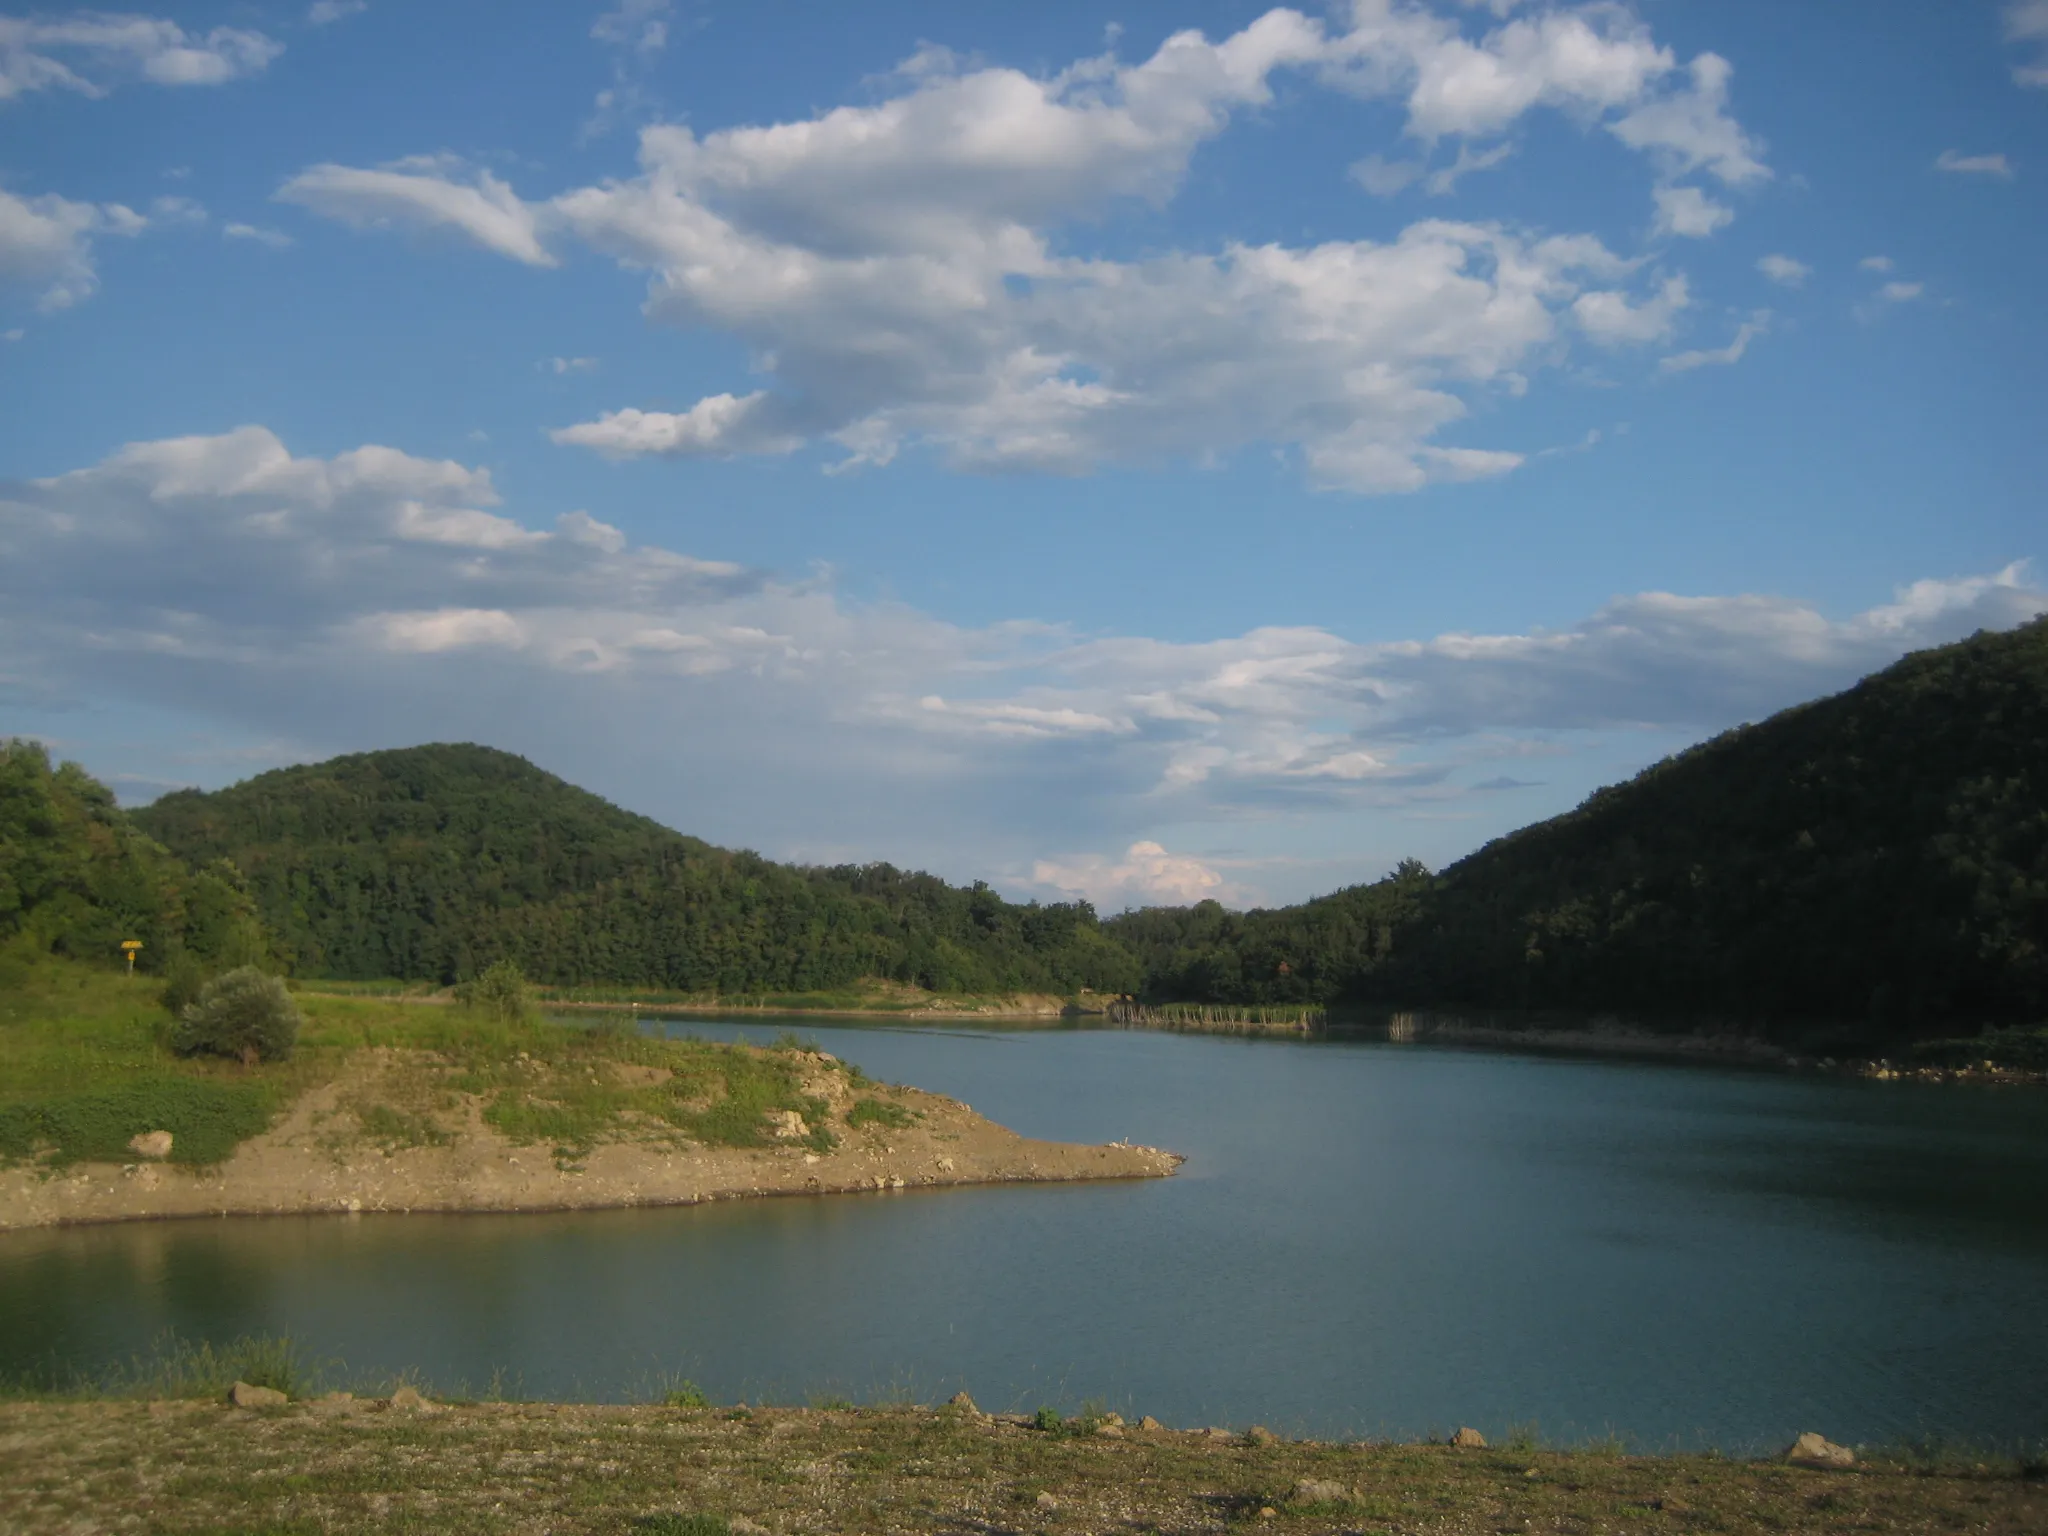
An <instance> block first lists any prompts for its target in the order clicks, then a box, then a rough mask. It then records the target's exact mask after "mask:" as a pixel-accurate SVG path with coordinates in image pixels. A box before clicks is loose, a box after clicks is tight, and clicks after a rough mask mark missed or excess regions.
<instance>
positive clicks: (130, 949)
mask: <svg viewBox="0 0 2048 1536" xmlns="http://www.w3.org/2000/svg"><path fill="white" fill-rule="evenodd" d="M121 948H122V949H124V950H126V951H127V954H128V974H129V975H130V976H133V975H134V974H135V955H136V952H137V951H138V950H140V949H141V948H142V940H140V939H123V940H122V941H121Z"/></svg>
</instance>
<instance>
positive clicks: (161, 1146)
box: [128, 1131, 171, 1158]
mask: <svg viewBox="0 0 2048 1536" xmlns="http://www.w3.org/2000/svg"><path fill="white" fill-rule="evenodd" d="M128 1150H129V1151H130V1152H133V1153H135V1154H136V1155H137V1156H139V1157H158V1158H162V1157H169V1156H170V1155H171V1133H170V1132H169V1131H139V1132H137V1133H136V1134H135V1135H133V1136H130V1137H129V1138H128Z"/></svg>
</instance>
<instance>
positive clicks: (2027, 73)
mask: <svg viewBox="0 0 2048 1536" xmlns="http://www.w3.org/2000/svg"><path fill="white" fill-rule="evenodd" d="M2005 36H2006V40H2007V41H2008V42H2013V43H2018V44H2021V45H2022V46H2025V45H2031V46H2032V48H2033V50H2034V57H2033V58H2032V59H2031V60H2030V61H2029V62H2027V63H2024V64H2015V65H2014V66H2013V70H2012V77H2013V79H2015V80H2017V81H2018V82H2019V83H2020V84H2021V85H2033V86H2048V0H2007V4H2006V7H2005Z"/></svg>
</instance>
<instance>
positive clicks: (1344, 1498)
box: [1287, 1477, 1351, 1504]
mask: <svg viewBox="0 0 2048 1536" xmlns="http://www.w3.org/2000/svg"><path fill="white" fill-rule="evenodd" d="M1287 1502H1288V1503H1290V1504H1349V1503H1350V1502H1351V1490H1350V1489H1349V1488H1347V1487H1345V1486H1344V1484H1342V1483H1340V1482H1338V1481H1336V1480H1335V1479H1334V1478H1328V1477H1304V1478H1303V1479H1302V1480H1301V1481H1300V1482H1298V1483H1296V1484H1295V1485H1294V1488H1293V1491H1292V1492H1290V1493H1289V1494H1288V1495H1287Z"/></svg>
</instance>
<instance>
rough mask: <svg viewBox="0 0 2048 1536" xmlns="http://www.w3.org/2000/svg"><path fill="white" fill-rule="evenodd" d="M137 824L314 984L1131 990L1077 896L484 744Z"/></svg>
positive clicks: (177, 801)
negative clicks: (793, 859) (750, 822)
mask: <svg viewBox="0 0 2048 1536" xmlns="http://www.w3.org/2000/svg"><path fill="white" fill-rule="evenodd" d="M134 815H135V819H136V821H137V823H138V824H139V825H141V826H142V827H143V828H145V829H146V830H148V831H149V832H150V833H152V834H153V835H155V836H156V837H159V838H161V839H162V840H163V841H164V842H165V843H166V844H168V845H169V846H171V847H172V848H175V849H177V850H178V851H179V852H181V853H182V854H184V855H185V856H186V857H187V858H188V859H190V860H193V861H195V862H205V861H210V860H215V859H226V860H230V861H232V863H233V864H234V866H235V867H236V868H238V869H239V870H240V871H241V872H242V874H243V876H244V878H245V879H246V880H247V882H248V886H249V889H250V891H251V892H252V893H253V895H254V896H255V899H256V902H257V904H258V907H259V908H260V910H261V912H262V914H263V917H264V920H265V921H266V922H267V923H268V925H269V926H270V928H271V930H272V931H273V932H274V934H275V935H276V937H277V942H278V943H279V944H280V946H281V947H282V948H283V950H284V952H285V953H286V954H287V956H288V957H289V958H290V959H291V961H292V963H293V964H294V965H295V967H296V968H297V969H298V970H299V971H300V972H301V973H302V974H305V975H310V976H330V977H340V978H371V977H400V978H408V979H430V980H442V981H454V980H458V979H462V978H465V977H468V976H470V975H473V974H475V973H476V972H477V971H478V970H480V969H482V968H483V967H484V966H486V965H488V964H489V963H490V962H491V961H493V960H495V959H499V958H510V959H512V960H515V961H517V962H518V964H519V965H520V966H521V967H522V968H523V969H524V970H525V971H526V973H527V974H528V975H529V976H533V977H535V978H538V979H540V980H543V981H548V982H553V983H557V984H561V985H577V984H606V985H618V986H639V987H657V988H666V989H672V990H676V991H685V992H719V993H725V994H729V995H730V994H743V993H757V992H803V991H814V990H820V989H828V988H838V987H844V986H846V985H848V984H850V983H853V982H856V981H859V980H861V979H863V978H866V977H881V978H884V979H888V980H894V981H901V982H908V983H912V984H915V985H917V986H921V987H926V988H929V989H932V990H935V991H953V992H989V991H1046V992H1059V993H1072V992H1076V991H1079V990H1082V989H1084V988H1088V989H1095V990H1113V991H1128V990H1133V989H1135V988H1136V987H1137V986H1138V985H1139V981H1140V977H1139V973H1138V969H1137V965H1136V963H1135V961H1134V960H1133V958H1132V957H1131V955H1130V953H1129V952H1128V951H1127V950H1125V949H1124V948H1123V947H1122V946H1120V945H1117V944H1115V943H1112V942H1110V941H1108V940H1106V939H1105V938H1104V937H1103V934H1102V930H1101V927H1100V925H1099V924H1098V923H1097V921H1096V917H1095V913H1094V910H1093V909H1092V908H1090V907H1089V906H1087V905H1086V904H1085V903H1054V904H1051V905H1044V904H1039V903H1027V904H1018V903H1014V902H1008V901H1005V900H1003V899H1002V898H1001V897H999V896H998V895H996V893H995V892H993V891H992V890H990V889H989V888H988V887H987V886H985V885H976V886H974V887H972V888H968V889H963V888H960V887H957V886H952V885H948V884H947V883H946V882H944V881H942V880H939V879H937V878H935V877H933V876H931V875H923V874H912V873H907V872H905V871H902V870H898V869H895V868H893V867H892V866H890V865H887V864H870V865H858V866H845V867H841V868H833V869H805V868H796V867H792V866H789V865H784V864H776V863H773V862H771V861H769V860H767V859H764V858H761V857H759V856H758V855H756V854H752V853H746V852H734V851H730V850H727V849H722V848H714V847H712V846H711V845H710V844H708V843H704V842H700V841H699V840H697V839H696V838H692V837H685V836H682V835H681V834H679V833H676V832H672V831H670V830H669V829H668V828H666V827H663V826H661V825H660V824H658V823H656V822H653V821H649V820H648V819H647V818H646V817H644V816H635V815H633V814H631V813H630V812H627V811H623V810H620V809H619V808H618V807H617V806H614V805H612V804H610V803H609V802H607V801H604V800H602V799H599V798H598V797H597V796H596V795H593V794H590V793H588V792H587V791H584V790H581V789H578V788H576V787H575V786H574V785H572V784H568V783H566V782H564V781H563V780H561V779H558V778H556V777H555V776H554V775H552V774H549V773H545V772H543V771H542V770H540V769H538V768H536V767H534V766H533V765H532V764H531V763H528V762H527V761H525V760H524V759H523V758H518V757H514V756H512V755H511V754H509V753H505V752H498V751H493V750H492V749H490V748H488V747H478V746H466V745H464V746H426V747H412V748H407V749H404V750H400V751H391V752H370V753H363V754H359V755H356V756H352V757H341V758H336V759H334V760H333V761H331V762H326V763H320V764H316V765H313V766H311V767H302V768H285V769H280V770H278V771H277V772H274V773H266V774H262V775H260V776H258V777H256V778H254V779H250V780H248V781H247V782H246V783H242V784H238V785H236V786H234V787H233V788H231V789H226V790H222V791H220V792H218V793H215V794H199V793H195V792H190V791H185V792H180V793H177V794H171V795H166V796H164V797H163V798H162V799H161V800H159V801H157V802H156V803H155V804H154V805H152V806H149V807H147V808H145V809H143V810H140V811H137V812H135V813H134Z"/></svg>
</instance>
